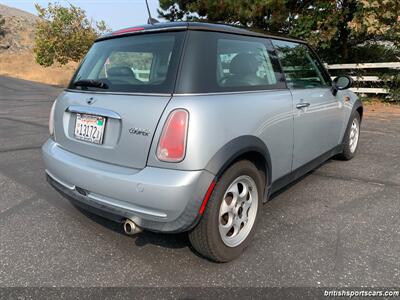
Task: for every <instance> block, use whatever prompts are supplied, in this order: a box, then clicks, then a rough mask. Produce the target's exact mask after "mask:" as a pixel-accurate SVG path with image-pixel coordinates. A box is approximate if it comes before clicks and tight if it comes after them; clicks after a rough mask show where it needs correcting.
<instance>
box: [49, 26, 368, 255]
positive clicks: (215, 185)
mask: <svg viewBox="0 0 400 300" xmlns="http://www.w3.org/2000/svg"><path fill="white" fill-rule="evenodd" d="M351 83H352V81H351V78H350V77H348V76H340V77H337V78H335V79H334V80H333V81H332V80H331V78H330V76H329V74H328V72H327V71H326V69H325V68H324V66H323V64H322V63H321V62H320V60H319V59H318V57H317V55H316V54H315V52H314V51H313V50H312V49H311V48H310V47H309V46H308V45H307V44H306V43H305V42H303V41H299V40H293V39H288V38H282V37H274V36H269V35H264V34H260V33H254V32H251V31H248V30H244V29H238V28H234V27H229V26H224V25H212V24H205V23H185V22H182V23H164V24H157V25H148V26H143V27H133V28H128V29H123V30H119V31H116V32H113V33H111V34H109V35H106V36H103V37H101V38H99V39H98V40H97V41H96V42H95V43H94V45H93V46H92V48H91V49H90V51H89V52H88V54H87V55H86V57H85V59H84V60H83V62H82V64H81V65H80V67H79V69H78V70H77V72H76V74H75V75H74V77H73V79H72V80H71V82H70V84H69V87H68V88H67V89H66V90H65V91H64V92H62V93H61V94H60V96H59V97H58V98H57V100H56V101H55V102H54V104H53V107H52V109H51V113H50V124H49V128H50V134H51V137H50V138H49V140H48V141H47V142H46V143H45V144H44V145H43V159H44V164H45V169H46V173H47V180H48V181H49V183H50V184H51V185H52V186H53V187H55V188H56V189H57V190H58V191H59V192H61V193H62V194H63V195H65V197H67V198H68V199H70V200H71V201H72V202H73V203H75V204H76V205H78V206H81V207H83V208H84V209H88V210H90V211H92V212H94V213H95V214H98V215H101V216H103V217H106V218H108V219H111V220H114V221H117V222H120V223H122V224H123V228H124V230H125V232H126V233H127V234H135V233H137V232H140V231H141V230H150V231H155V232H169V233H175V232H184V231H185V232H188V234H189V239H190V241H191V244H192V245H193V248H194V249H195V250H196V251H197V252H199V253H200V254H201V255H203V256H205V257H206V258H208V259H211V260H213V261H217V262H226V261H230V260H232V259H234V258H236V257H237V256H239V255H240V254H241V253H242V252H243V250H244V249H245V248H246V246H247V245H248V244H249V243H250V240H251V238H252V236H253V235H254V232H255V228H256V223H257V221H258V219H259V218H260V217H259V216H260V212H261V209H262V204H263V203H264V202H266V201H267V200H268V199H269V198H270V197H271V195H272V194H273V193H274V192H276V191H277V190H279V189H281V188H282V187H284V186H285V185H287V184H288V183H290V182H292V181H294V180H296V179H298V178H299V177H301V176H302V175H304V174H305V173H307V172H309V171H310V170H312V169H313V168H315V167H316V166H318V165H319V164H321V163H322V162H324V161H325V160H327V159H328V158H330V157H332V156H335V155H336V156H340V157H342V158H343V159H346V160H348V159H351V158H352V157H353V156H354V155H355V153H356V151H357V145H358V139H359V134H360V122H361V118H362V114H363V107H362V104H361V102H360V100H358V98H357V97H356V96H355V94H354V93H352V92H351V91H349V90H348V88H349V87H350V86H351Z"/></svg>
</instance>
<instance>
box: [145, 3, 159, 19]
mask: <svg viewBox="0 0 400 300" xmlns="http://www.w3.org/2000/svg"><path fill="white" fill-rule="evenodd" d="M145 1H146V7H147V13H148V14H149V18H148V19H147V24H150V25H154V24H156V23H160V22H159V21H158V20H156V19H153V18H152V17H151V13H150V8H149V3H148V2H147V0H145Z"/></svg>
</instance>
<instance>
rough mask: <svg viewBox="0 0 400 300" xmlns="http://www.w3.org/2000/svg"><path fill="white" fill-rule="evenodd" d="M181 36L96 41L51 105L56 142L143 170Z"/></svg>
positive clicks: (173, 75) (170, 90)
mask: <svg viewBox="0 0 400 300" xmlns="http://www.w3.org/2000/svg"><path fill="white" fill-rule="evenodd" d="M184 34H185V33H184V32H182V31H178V32H163V33H147V34H134V35H130V36H120V37H117V38H110V39H105V40H100V41H98V42H96V43H95V44H94V45H93V46H92V48H91V49H90V50H89V52H88V54H87V56H86V58H85V59H84V61H83V63H82V65H81V67H80V68H79V69H78V71H77V72H76V74H75V76H74V78H73V79H72V81H71V83H70V86H69V88H68V89H67V90H66V91H65V92H64V93H62V94H61V95H60V96H59V97H58V100H57V103H56V106H55V114H54V119H55V124H54V125H55V126H54V128H55V140H56V142H57V143H58V144H60V146H61V147H63V148H64V149H66V150H68V151H70V152H73V153H76V154H79V155H82V156H85V157H89V158H93V159H96V160H100V161H103V162H107V163H112V164H117V165H121V166H127V167H132V168H139V169H141V168H144V167H145V165H146V161H147V157H148V153H149V150H150V148H151V143H152V140H153V137H154V133H155V131H156V128H157V125H158V122H159V119H160V117H161V115H162V113H163V111H164V109H165V107H166V105H167V104H168V101H169V100H170V98H171V94H172V93H173V88H174V84H175V79H176V73H177V70H178V64H179V60H180V55H181V51H182V44H183V38H184Z"/></svg>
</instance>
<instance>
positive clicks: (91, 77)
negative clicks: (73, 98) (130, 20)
mask: <svg viewBox="0 0 400 300" xmlns="http://www.w3.org/2000/svg"><path fill="white" fill-rule="evenodd" d="M183 35H184V32H166V33H157V34H143V35H133V36H126V37H119V38H112V39H108V40H103V41H99V42H96V43H94V45H93V46H92V47H91V49H90V50H89V52H88V54H87V55H86V57H85V59H84V61H83V63H82V64H81V66H80V68H79V69H78V71H77V72H76V74H75V75H74V77H73V79H72V81H71V83H70V86H69V89H76V90H93V91H105V92H131V93H138V92H139V93H142V92H144V93H172V92H173V87H174V83H175V78H176V72H177V70H178V62H179V57H180V53H181V48H182V44H183Z"/></svg>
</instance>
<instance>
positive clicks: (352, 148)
mask: <svg viewBox="0 0 400 300" xmlns="http://www.w3.org/2000/svg"><path fill="white" fill-rule="evenodd" d="M360 125H361V118H360V114H359V113H358V112H357V111H355V112H354V113H353V115H352V117H351V119H350V121H349V125H348V126H347V130H346V133H345V136H344V139H343V152H342V153H341V154H340V155H339V158H340V159H342V160H350V159H352V158H353V157H354V156H355V155H356V153H357V149H358V143H359V139H360V127H361V126H360ZM354 130H355V131H354ZM354 134H355V135H356V136H355V137H354ZM354 143H355V144H354Z"/></svg>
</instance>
